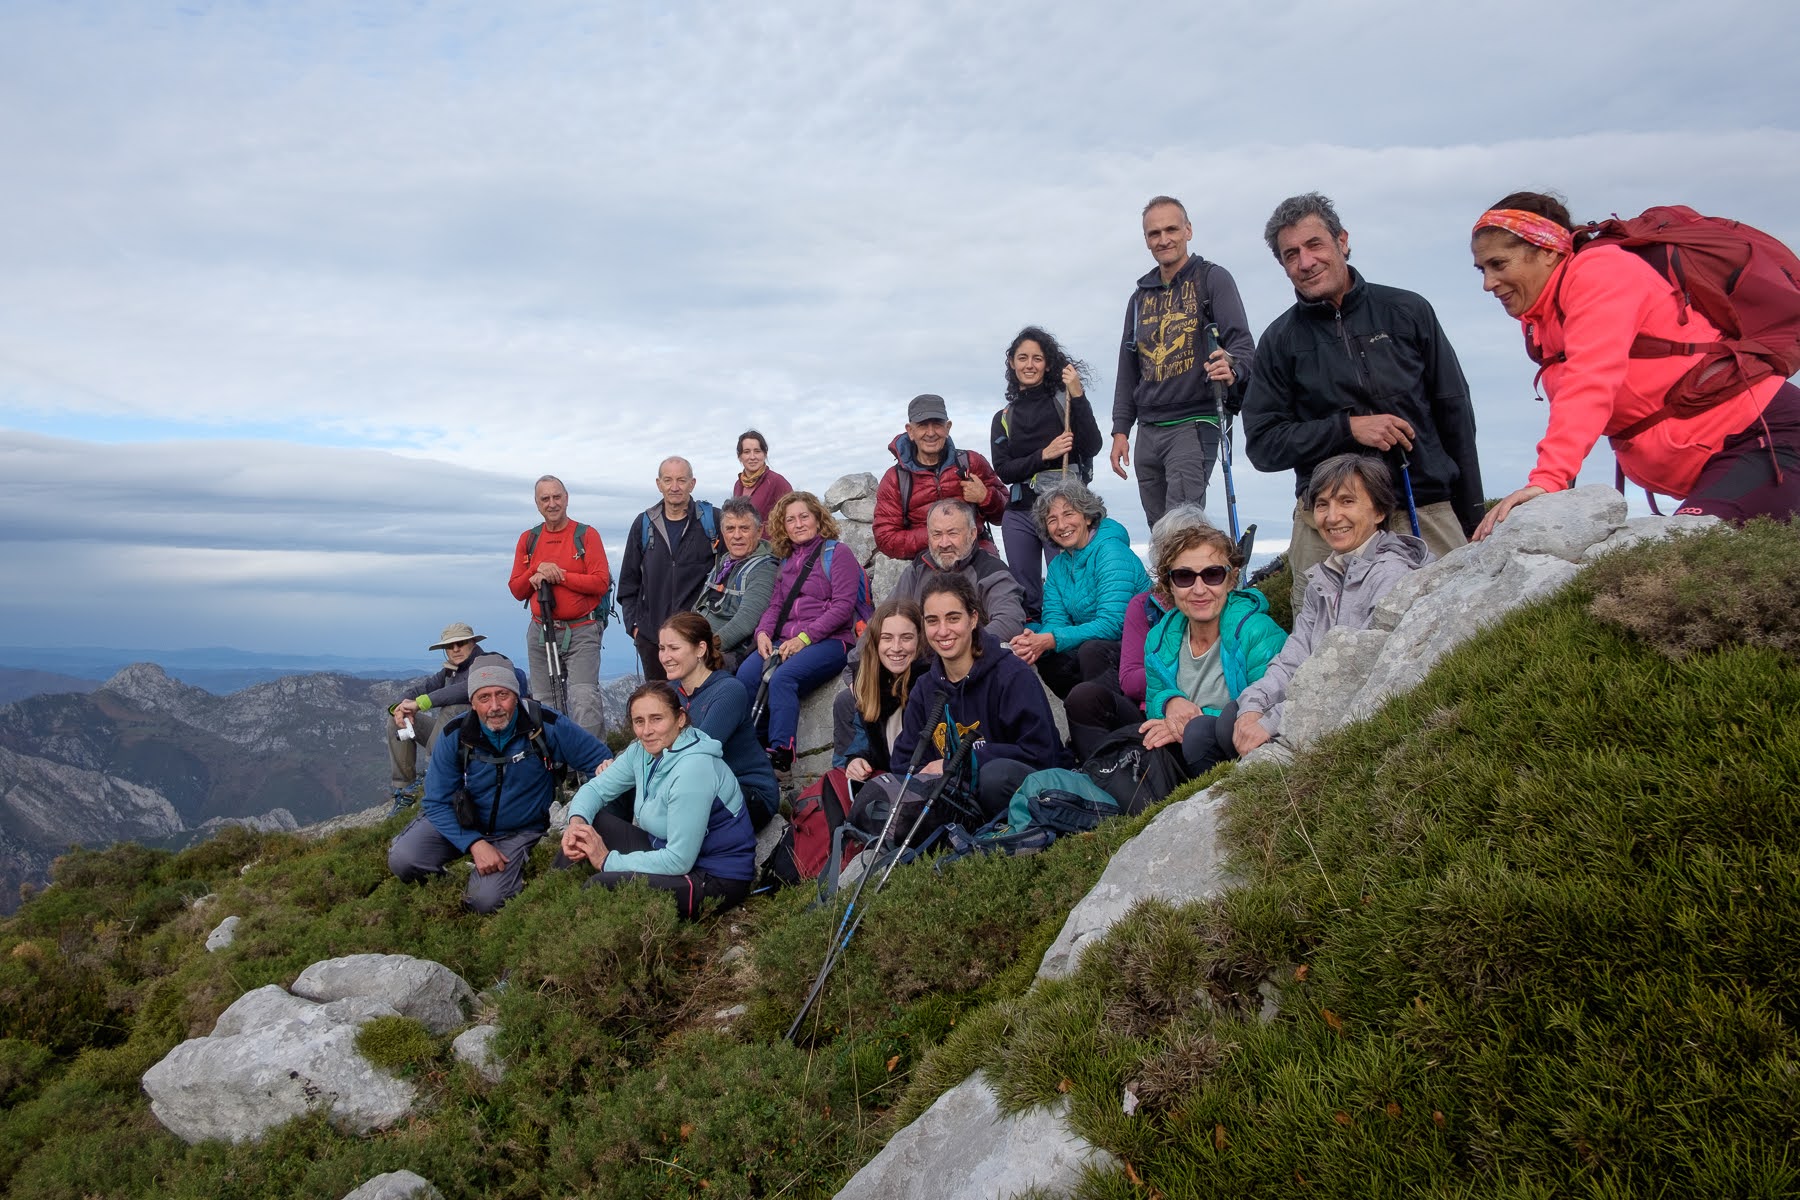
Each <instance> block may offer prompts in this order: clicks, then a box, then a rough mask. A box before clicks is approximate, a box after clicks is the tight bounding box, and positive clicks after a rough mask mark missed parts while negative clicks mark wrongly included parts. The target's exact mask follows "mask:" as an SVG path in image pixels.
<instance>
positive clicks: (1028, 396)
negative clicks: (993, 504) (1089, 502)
mask: <svg viewBox="0 0 1800 1200" xmlns="http://www.w3.org/2000/svg"><path fill="white" fill-rule="evenodd" d="M1085 374H1086V366H1085V365H1084V364H1083V363H1081V362H1080V361H1079V360H1077V359H1072V358H1070V357H1069V356H1068V355H1067V354H1065V353H1064V352H1063V348H1062V347H1061V346H1060V345H1058V344H1057V341H1056V339H1055V338H1053V337H1051V336H1050V334H1049V333H1047V332H1045V331H1044V330H1042V329H1040V328H1038V327H1037V326H1036V325H1027V326H1026V327H1025V328H1023V329H1021V330H1020V331H1019V333H1018V336H1016V337H1014V338H1013V340H1012V344H1011V345H1009V346H1008V347H1007V348H1006V407H1005V408H1002V409H1001V410H1000V411H999V412H997V413H995V414H994V423H993V428H992V429H991V430H990V432H989V447H990V449H991V450H992V453H993V459H994V473H995V474H996V475H998V476H1000V481H1001V482H1002V483H1005V484H1008V485H1010V488H1011V490H1010V492H1009V493H1008V496H1007V506H1006V516H1005V517H1004V518H1002V520H1001V522H1000V535H1001V538H1002V539H1003V540H1004V541H1005V543H1006V565H1007V566H1008V567H1010V568H1011V570H1012V573H1013V578H1015V579H1017V580H1018V581H1019V587H1020V588H1021V589H1022V590H1023V591H1024V593H1025V611H1026V614H1027V615H1028V616H1030V617H1032V618H1034V619H1035V618H1036V617H1037V616H1038V614H1039V613H1040V612H1041V611H1042V606H1043V596H1044V564H1045V563H1046V562H1048V561H1049V560H1050V559H1052V558H1054V557H1056V552H1057V547H1056V545H1055V543H1053V542H1049V541H1046V540H1045V539H1044V538H1043V536H1042V533H1041V531H1040V530H1039V529H1038V523H1037V521H1036V519H1035V518H1034V517H1033V516H1032V506H1033V505H1035V504H1036V503H1037V498H1038V495H1039V494H1040V492H1043V491H1048V490H1049V489H1050V488H1052V487H1054V486H1055V485H1056V484H1058V483H1061V482H1062V480H1063V479H1064V478H1065V477H1068V476H1073V477H1074V478H1076V479H1079V480H1080V481H1081V482H1083V483H1087V482H1089V481H1091V480H1092V479H1093V478H1094V456H1095V455H1096V454H1098V453H1100V448H1101V445H1102V442H1101V439H1100V426H1099V425H1097V424H1096V423H1095V421H1094V408H1093V405H1092V404H1090V403H1089V402H1088V398H1087V391H1086V388H1085V386H1084V375H1085Z"/></svg>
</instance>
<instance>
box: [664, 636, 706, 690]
mask: <svg viewBox="0 0 1800 1200" xmlns="http://www.w3.org/2000/svg"><path fill="white" fill-rule="evenodd" d="M705 653H706V647H704V646H696V645H694V644H693V643H691V642H689V641H688V640H687V639H686V638H684V637H682V636H681V635H680V634H679V633H677V632H675V631H674V630H673V629H670V628H669V627H668V626H666V625H665V626H663V629H662V632H660V633H659V634H657V636H656V661H657V662H659V663H661V664H662V669H663V671H664V673H666V674H667V675H668V677H669V678H670V679H678V680H680V681H682V682H683V683H685V682H687V678H688V676H690V675H692V674H694V673H695V672H696V671H698V670H699V668H700V666H701V663H702V659H703V656H704V655H705Z"/></svg>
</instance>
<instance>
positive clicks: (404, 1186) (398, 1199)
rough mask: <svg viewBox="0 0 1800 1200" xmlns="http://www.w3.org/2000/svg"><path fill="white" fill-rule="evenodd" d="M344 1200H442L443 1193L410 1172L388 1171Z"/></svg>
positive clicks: (345, 1195)
mask: <svg viewBox="0 0 1800 1200" xmlns="http://www.w3.org/2000/svg"><path fill="white" fill-rule="evenodd" d="M344 1200H444V1193H442V1192H440V1191H438V1190H437V1189H436V1188H435V1187H432V1186H431V1181H430V1180H429V1179H426V1178H425V1177H424V1176H422V1175H414V1174H413V1173H412V1172H411V1171H389V1172H388V1173H387V1174H386V1175H377V1176H375V1178H373V1179H371V1180H369V1181H368V1182H367V1183H365V1184H363V1185H362V1186H361V1187H359V1188H357V1189H356V1190H355V1191H353V1192H346V1193H345V1194H344Z"/></svg>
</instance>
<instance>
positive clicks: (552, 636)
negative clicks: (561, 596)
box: [538, 579, 569, 713]
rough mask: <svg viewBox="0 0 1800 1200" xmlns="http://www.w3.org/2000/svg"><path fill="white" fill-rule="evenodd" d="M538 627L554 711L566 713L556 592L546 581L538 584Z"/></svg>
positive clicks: (565, 689)
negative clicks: (540, 632)
mask: <svg viewBox="0 0 1800 1200" xmlns="http://www.w3.org/2000/svg"><path fill="white" fill-rule="evenodd" d="M538 627H539V628H540V629H542V630H543V631H544V670H545V672H546V673H547V674H548V675H549V676H550V685H551V687H552V688H553V689H555V691H556V704H557V709H556V711H557V712H560V713H566V712H568V711H569V680H568V677H567V676H565V675H564V674H563V661H562V647H561V646H560V645H559V644H558V643H557V639H556V591H555V589H554V587H552V585H551V583H550V581H549V580H548V579H546V580H544V581H543V582H542V583H540V584H538Z"/></svg>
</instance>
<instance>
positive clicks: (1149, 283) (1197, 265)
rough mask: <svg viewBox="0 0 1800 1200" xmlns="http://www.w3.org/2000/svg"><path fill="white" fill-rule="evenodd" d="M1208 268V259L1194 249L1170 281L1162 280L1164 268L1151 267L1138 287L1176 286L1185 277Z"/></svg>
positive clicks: (1150, 289)
mask: <svg viewBox="0 0 1800 1200" xmlns="http://www.w3.org/2000/svg"><path fill="white" fill-rule="evenodd" d="M1205 269H1206V260H1205V259H1204V258H1201V257H1200V256H1199V255H1198V254H1195V253H1194V252H1193V251H1191V250H1190V251H1189V252H1188V260H1187V261H1186V262H1184V263H1182V264H1181V270H1179V271H1177V272H1175V278H1173V279H1171V280H1169V282H1168V283H1164V282H1163V281H1162V268H1161V267H1151V268H1150V270H1149V271H1147V272H1146V273H1145V274H1144V275H1143V276H1142V277H1141V278H1140V279H1139V280H1138V284H1137V285H1138V287H1140V288H1143V289H1144V290H1146V291H1154V290H1156V289H1159V288H1165V287H1174V286H1175V285H1176V284H1178V283H1180V282H1181V281H1182V280H1184V279H1192V278H1194V277H1195V276H1196V275H1198V274H1200V272H1202V271H1204V270H1205Z"/></svg>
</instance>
